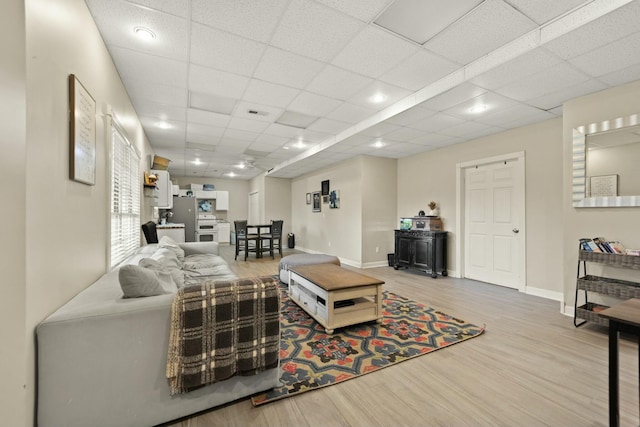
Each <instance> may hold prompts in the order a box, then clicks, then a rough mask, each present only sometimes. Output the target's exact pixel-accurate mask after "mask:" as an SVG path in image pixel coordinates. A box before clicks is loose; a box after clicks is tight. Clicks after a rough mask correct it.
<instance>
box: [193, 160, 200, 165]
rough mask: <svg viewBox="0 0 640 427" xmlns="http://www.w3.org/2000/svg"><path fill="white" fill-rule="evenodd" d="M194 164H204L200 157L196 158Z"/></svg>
mask: <svg viewBox="0 0 640 427" xmlns="http://www.w3.org/2000/svg"><path fill="white" fill-rule="evenodd" d="M193 164H194V165H200V164H202V162H201V161H200V159H195V160H194V161H193Z"/></svg>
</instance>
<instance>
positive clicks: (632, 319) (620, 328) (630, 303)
mask: <svg viewBox="0 0 640 427" xmlns="http://www.w3.org/2000/svg"><path fill="white" fill-rule="evenodd" d="M600 315H601V316H602V317H605V318H607V319H609V425H610V426H611V427H618V426H619V425H620V402H619V398H620V390H619V386H620V385H619V378H618V375H619V373H618V366H619V359H618V337H619V335H620V332H625V333H628V334H632V335H635V336H636V337H637V338H638V348H639V349H640V299H637V298H633V299H630V300H627V301H625V302H623V303H622V304H618V305H616V306H613V307H611V308H607V309H606V310H603V311H601V312H600ZM638 353H639V354H638V360H639V366H640V350H639V352H638ZM639 387H640V379H639ZM639 391H640V389H639Z"/></svg>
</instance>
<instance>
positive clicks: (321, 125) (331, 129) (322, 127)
mask: <svg viewBox="0 0 640 427" xmlns="http://www.w3.org/2000/svg"><path fill="white" fill-rule="evenodd" d="M351 126H353V125H352V124H351V123H345V122H340V121H338V120H331V119H324V118H322V119H318V120H316V121H315V122H313V123H311V125H310V126H309V127H308V128H307V129H309V130H316V131H318V132H324V133H328V134H332V135H335V134H338V133H340V132H342V131H343V130H345V129H347V128H349V127H351Z"/></svg>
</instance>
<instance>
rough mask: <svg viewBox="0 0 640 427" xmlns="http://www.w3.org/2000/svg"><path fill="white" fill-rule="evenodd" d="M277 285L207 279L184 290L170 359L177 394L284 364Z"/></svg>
mask: <svg viewBox="0 0 640 427" xmlns="http://www.w3.org/2000/svg"><path fill="white" fill-rule="evenodd" d="M277 283H278V281H277V279H274V278H273V277H271V276H263V277H253V278H247V279H237V280H233V281H222V282H214V281H212V280H207V281H204V282H202V283H200V284H197V285H191V286H185V287H183V288H181V289H180V290H179V291H178V293H177V295H176V297H175V299H174V300H173V304H172V306H171V330H170V337H169V352H168V355H167V378H168V379H169V385H170V388H171V395H174V394H178V393H185V392H188V391H191V390H195V389H197V388H199V387H203V386H205V385H207V384H212V383H214V382H217V381H222V380H225V379H227V378H230V377H232V376H234V375H255V374H257V373H259V372H262V371H264V370H266V369H271V368H275V367H277V366H278V362H279V349H280V348H279V346H280V319H279V316H280V300H279V294H278V284H277Z"/></svg>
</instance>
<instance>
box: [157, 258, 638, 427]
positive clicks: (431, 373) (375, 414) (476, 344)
mask: <svg viewBox="0 0 640 427" xmlns="http://www.w3.org/2000/svg"><path fill="white" fill-rule="evenodd" d="M233 251H234V246H224V247H222V255H223V256H224V257H225V258H226V259H227V260H228V261H229V265H230V267H231V269H232V270H234V271H235V272H236V274H238V275H239V276H241V277H243V276H249V275H263V274H276V273H277V266H278V261H279V257H278V256H276V259H275V260H272V259H271V258H270V257H268V256H267V257H266V258H263V259H260V260H256V259H255V258H251V259H250V260H248V261H246V262H245V261H241V260H240V257H238V261H234V260H233V255H234V252H233ZM291 251H292V250H285V255H286V254H287V253H291ZM347 268H349V267H347ZM355 270H357V269H355ZM357 271H362V272H363V273H364V274H367V275H370V276H374V277H377V278H380V279H382V280H384V281H385V282H386V284H385V285H384V288H385V289H386V290H389V291H392V292H395V293H397V294H399V295H401V296H404V297H407V298H411V299H414V300H416V301H419V302H422V303H424V304H427V305H429V306H431V307H436V308H439V309H441V310H442V311H444V312H445V313H448V314H451V315H454V316H457V317H460V318H462V319H464V320H466V321H469V322H471V323H475V324H476V325H486V331H485V333H484V334H483V335H481V336H480V337H477V338H474V339H472V340H469V341H465V342H463V343H460V344H458V345H456V346H454V347H452V348H448V349H442V350H439V351H436V352H434V353H432V354H429V355H426V356H422V357H418V358H415V359H412V360H408V361H406V362H403V363H400V364H398V365H394V366H392V367H390V368H388V369H383V370H381V371H379V372H376V373H372V374H370V375H364V376H362V377H359V378H356V379H354V380H351V381H347V382H345V383H342V384H338V385H335V386H331V387H326V388H323V389H320V390H316V391H312V392H308V393H303V394H301V395H298V396H295V397H291V398H287V399H283V400H280V401H276V402H273V403H269V404H265V405H263V406H259V407H255V408H254V407H253V406H252V405H251V401H250V400H249V399H248V398H247V399H242V400H239V401H236V402H233V403H231V404H227V405H224V406H222V407H218V408H215V409H212V410H210V411H208V412H204V413H201V414H198V415H196V416H193V417H190V418H188V419H184V420H181V421H179V422H175V423H173V424H170V425H172V426H177V427H178V426H179V427H204V426H238V427H240V426H268V427H270V426H274V427H275V426H581V427H585V426H606V425H607V424H608V419H609V418H608V370H607V369H608V368H607V366H608V347H607V334H606V329H604V328H602V327H598V326H596V325H591V324H587V325H585V326H582V327H580V328H577V329H576V328H575V327H574V326H573V319H571V318H569V317H567V316H563V315H562V314H560V304H559V303H558V302H557V301H550V300H546V299H543V298H539V297H534V296H530V295H525V294H522V293H519V292H517V291H515V290H511V289H507V288H502V287H499V286H494V285H488V284H485V283H481V282H475V281H471V280H463V279H454V278H450V277H444V278H443V277H439V278H437V279H431V277H429V276H426V275H421V274H418V273H412V272H409V271H406V270H399V271H395V270H394V269H393V268H390V267H380V268H373V269H367V270H357ZM620 396H621V401H620V416H621V425H623V426H630V425H634V426H637V425H638V422H639V418H638V416H639V414H638V404H639V402H638V346H637V343H635V342H633V341H632V340H629V339H623V340H622V341H621V348H620Z"/></svg>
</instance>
